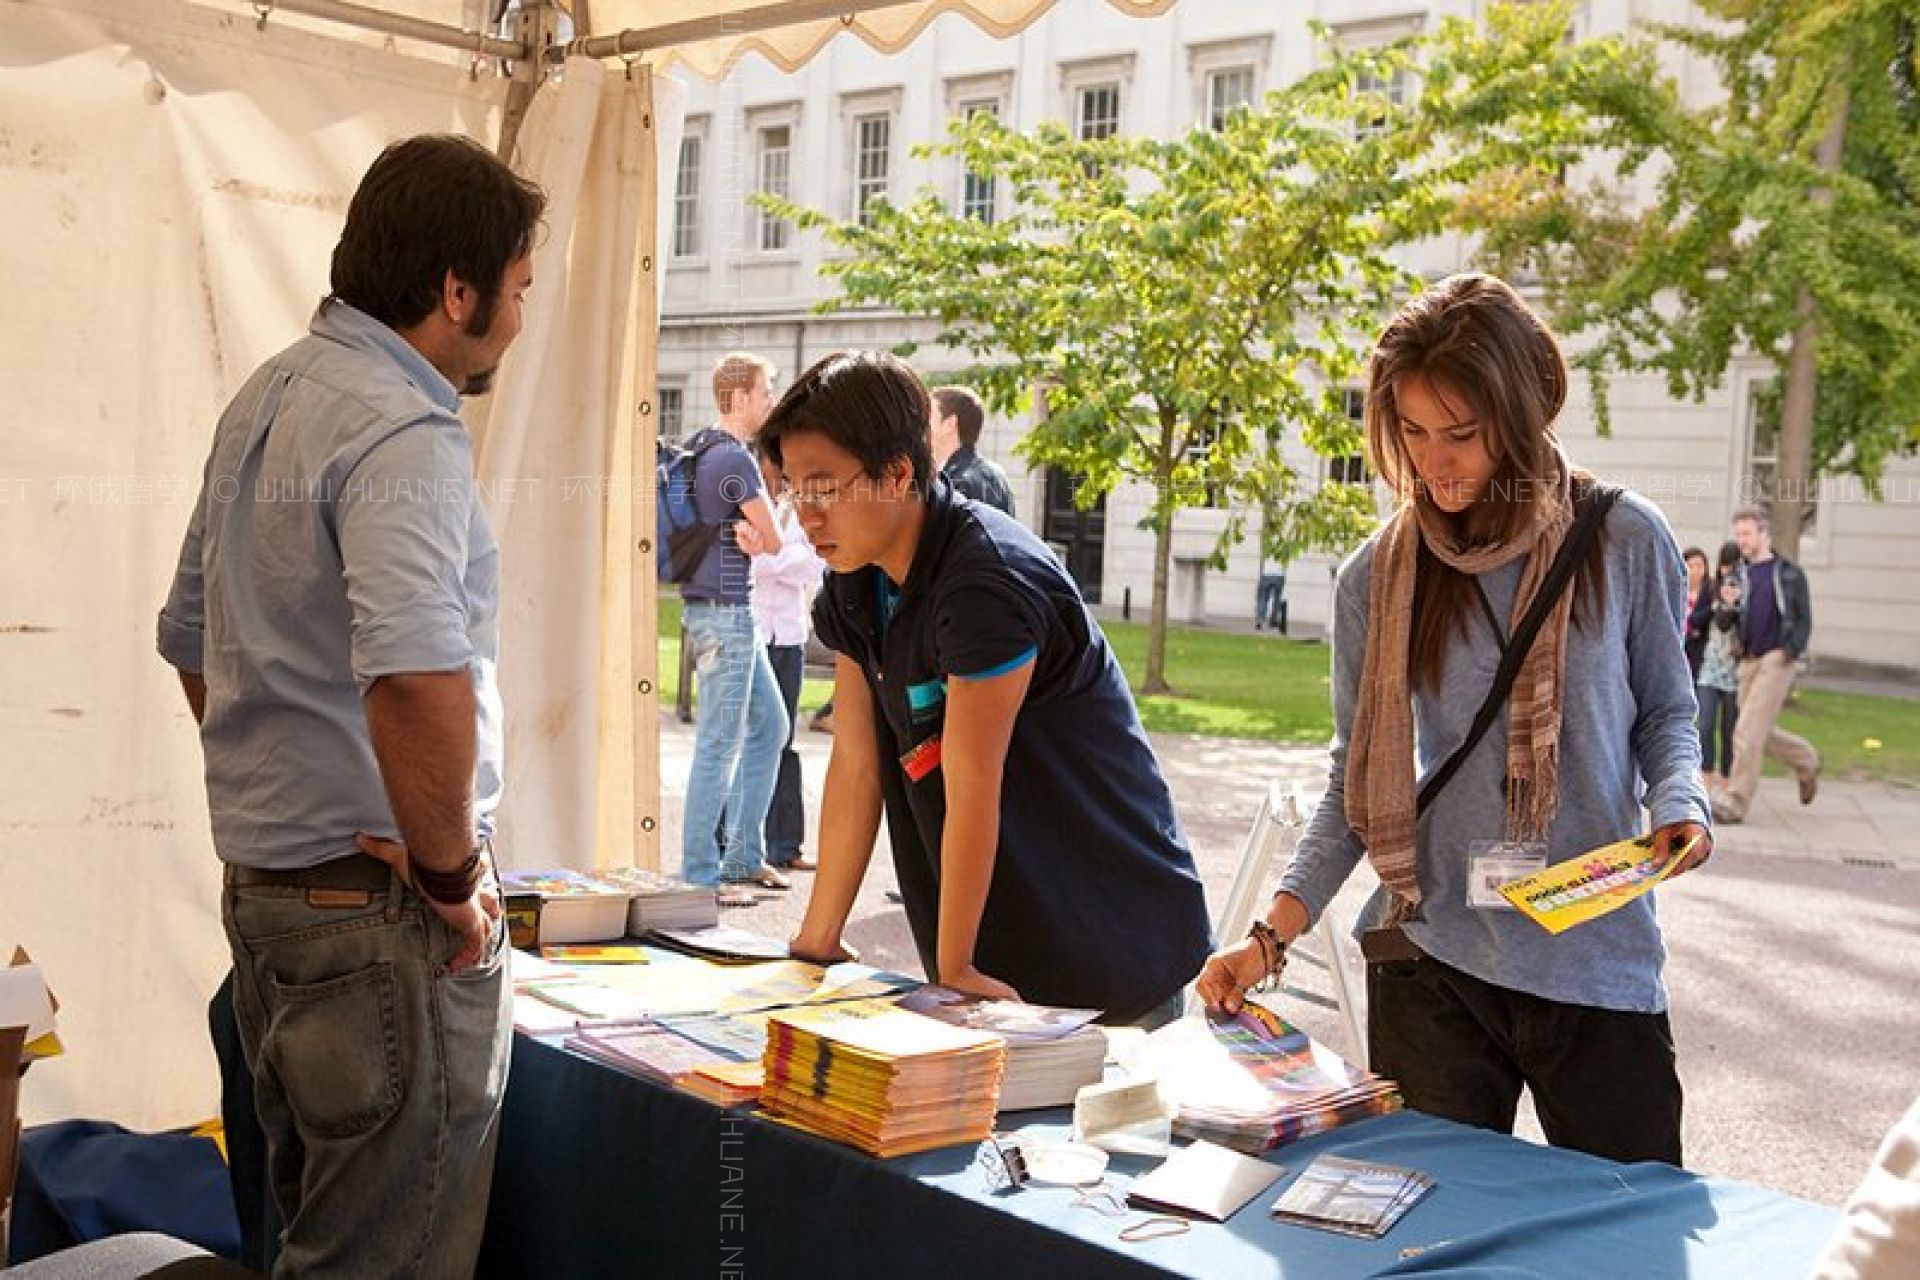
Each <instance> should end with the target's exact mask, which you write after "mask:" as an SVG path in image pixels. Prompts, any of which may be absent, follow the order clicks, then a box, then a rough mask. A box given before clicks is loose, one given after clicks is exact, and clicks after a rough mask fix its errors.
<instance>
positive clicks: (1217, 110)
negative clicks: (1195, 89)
mask: <svg viewBox="0 0 1920 1280" xmlns="http://www.w3.org/2000/svg"><path fill="white" fill-rule="evenodd" d="M1252 105H1253V68H1252V67H1227V68H1224V69H1222V70H1219V71H1210V72H1208V73H1207V128H1209V129H1212V130H1213V131H1214V132H1215V133H1218V132H1219V131H1220V130H1222V129H1224V128H1226V127H1227V120H1228V119H1229V118H1230V117H1231V116H1232V115H1233V113H1234V112H1235V111H1238V110H1240V109H1242V108H1245V107H1251V106H1252Z"/></svg>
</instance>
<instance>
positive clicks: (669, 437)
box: [655, 387, 687, 444]
mask: <svg viewBox="0 0 1920 1280" xmlns="http://www.w3.org/2000/svg"><path fill="white" fill-rule="evenodd" d="M685 396H686V393H685V392H684V391H682V390H681V389H680V388H679V387H662V388H660V418H659V421H658V422H657V423H656V424H655V425H656V426H657V428H658V432H657V434H658V435H659V437H660V439H662V440H664V441H668V442H670V443H673V444H678V443H680V437H681V436H682V435H683V434H685V432H686V429H687V426H686V421H687V420H686V398H685Z"/></svg>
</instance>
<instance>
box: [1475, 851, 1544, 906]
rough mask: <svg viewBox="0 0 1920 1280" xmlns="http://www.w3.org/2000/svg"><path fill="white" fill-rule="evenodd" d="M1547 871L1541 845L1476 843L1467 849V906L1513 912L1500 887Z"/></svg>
mask: <svg viewBox="0 0 1920 1280" xmlns="http://www.w3.org/2000/svg"><path fill="white" fill-rule="evenodd" d="M1546 867H1547V846H1546V845H1545V844H1544V843H1543V842H1541V841H1537V840H1535V841H1528V842H1526V843H1518V842H1515V841H1510V840H1475V841H1474V842H1472V843H1471V844H1469V845H1468V846H1467V905H1468V906H1470V907H1472V908H1473V909H1474V910H1476V911H1514V910H1516V909H1517V908H1515V907H1514V905H1513V904H1512V903H1511V902H1508V901H1507V900H1506V899H1505V898H1503V897H1502V896H1501V895H1500V886H1501V885H1503V884H1507V883H1509V882H1510V881H1514V880H1519V879H1523V878H1524V877H1526V876H1530V875H1533V874H1535V873H1536V872H1540V871H1544V870H1546Z"/></svg>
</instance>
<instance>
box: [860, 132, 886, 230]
mask: <svg viewBox="0 0 1920 1280" xmlns="http://www.w3.org/2000/svg"><path fill="white" fill-rule="evenodd" d="M892 157H893V116H892V114H891V113H889V112H885V111H879V112H874V113H873V114H871V115H863V116H856V117H855V118H854V122H853V216H854V217H855V218H856V219H857V220H858V221H859V223H860V225H861V226H863V227H865V226H872V225H873V212H872V205H873V202H874V201H875V200H884V199H885V198H886V196H887V181H888V174H889V170H890V168H891V165H892Z"/></svg>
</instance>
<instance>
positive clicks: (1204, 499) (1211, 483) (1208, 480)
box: [1186, 422, 1230, 509]
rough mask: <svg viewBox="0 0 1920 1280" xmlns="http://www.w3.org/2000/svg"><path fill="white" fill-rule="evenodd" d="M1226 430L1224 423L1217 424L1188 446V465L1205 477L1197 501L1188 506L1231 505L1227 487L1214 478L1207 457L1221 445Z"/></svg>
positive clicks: (1194, 495)
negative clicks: (1221, 438)
mask: <svg viewBox="0 0 1920 1280" xmlns="http://www.w3.org/2000/svg"><path fill="white" fill-rule="evenodd" d="M1225 430H1226V426H1225V424H1224V423H1220V422H1216V423H1214V425H1213V426H1211V427H1208V428H1207V429H1206V430H1205V431H1202V432H1199V433H1198V434H1197V435H1195V436H1193V437H1192V439H1191V440H1190V441H1189V442H1188V444H1187V458H1186V460H1187V463H1188V465H1190V466H1192V467H1196V468H1198V469H1199V471H1200V474H1201V476H1202V477H1204V478H1203V479H1202V480H1201V481H1200V484H1199V487H1198V489H1197V490H1196V492H1195V493H1194V494H1193V497H1195V498H1196V499H1197V501H1195V502H1193V503H1191V504H1187V505H1192V506H1196V507H1208V508H1213V509H1219V508H1223V507H1226V506H1228V505H1230V504H1229V502H1228V500H1227V486H1226V485H1224V484H1222V483H1221V482H1220V481H1219V480H1217V479H1215V478H1214V477H1213V473H1212V469H1211V468H1210V467H1208V465H1207V455H1208V454H1210V453H1211V452H1212V451H1213V449H1214V447H1215V446H1217V445H1218V444H1219V443H1220V436H1221V434H1222V433H1223V432H1224V431H1225Z"/></svg>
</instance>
